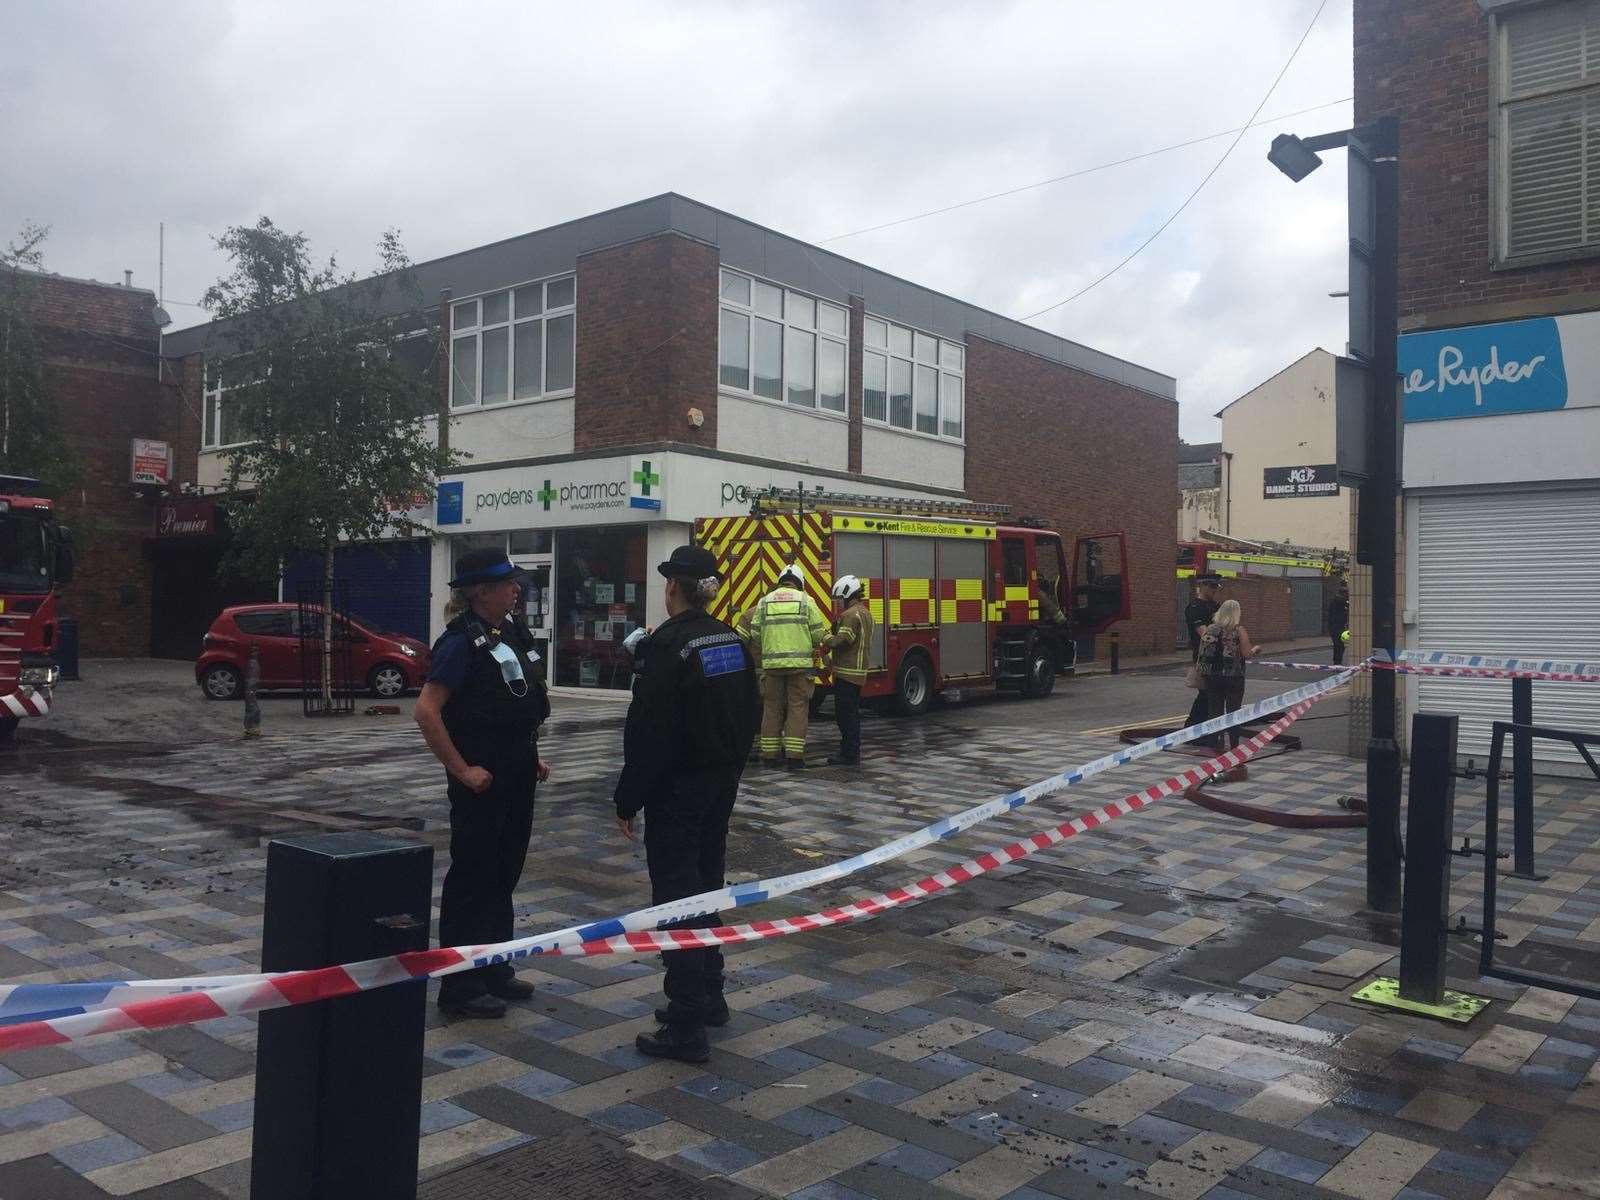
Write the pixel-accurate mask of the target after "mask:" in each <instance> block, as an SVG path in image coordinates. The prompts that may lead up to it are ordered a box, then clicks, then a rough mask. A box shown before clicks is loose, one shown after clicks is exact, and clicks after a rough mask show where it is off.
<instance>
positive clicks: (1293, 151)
mask: <svg viewBox="0 0 1600 1200" xmlns="http://www.w3.org/2000/svg"><path fill="white" fill-rule="evenodd" d="M1267 161H1268V162H1270V163H1271V164H1272V165H1273V166H1275V167H1277V168H1278V170H1280V171H1282V172H1283V173H1284V174H1285V175H1287V176H1288V177H1289V178H1290V180H1291V181H1293V182H1295V183H1299V182H1300V181H1301V180H1302V179H1304V178H1305V177H1306V176H1307V175H1309V174H1311V172H1313V171H1315V170H1316V169H1317V168H1318V167H1320V166H1321V165H1322V159H1321V158H1319V157H1318V156H1317V152H1316V151H1315V150H1313V149H1311V148H1310V147H1309V146H1307V145H1306V144H1305V143H1304V142H1303V141H1301V140H1300V139H1299V138H1298V137H1296V136H1295V135H1294V134H1292V133H1280V134H1279V135H1278V136H1277V137H1275V138H1273V139H1272V149H1270V150H1268V151H1267Z"/></svg>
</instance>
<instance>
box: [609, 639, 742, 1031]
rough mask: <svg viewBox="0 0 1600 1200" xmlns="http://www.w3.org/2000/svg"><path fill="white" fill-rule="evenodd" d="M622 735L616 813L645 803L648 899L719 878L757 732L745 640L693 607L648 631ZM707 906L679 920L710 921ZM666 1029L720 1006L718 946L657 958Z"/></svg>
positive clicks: (713, 884) (689, 1024) (689, 924)
mask: <svg viewBox="0 0 1600 1200" xmlns="http://www.w3.org/2000/svg"><path fill="white" fill-rule="evenodd" d="M634 670H635V671H636V672H637V674H638V678H637V679H636V680H635V683H634V690H633V703H632V704H631V705H630V706H629V708H628V720H627V726H626V729H625V732H624V734H623V758H624V765H623V768H622V777H621V779H619V780H618V781H617V790H616V797H615V799H616V808H617V815H618V816H619V817H621V818H623V819H624V820H631V819H632V818H633V817H634V816H635V815H636V814H637V813H638V812H639V810H640V809H643V810H644V814H645V825H644V845H645V858H646V861H647V863H648V864H649V867H650V899H651V903H653V904H663V903H665V902H666V901H668V900H680V899H682V898H683V897H685V896H693V895H697V894H698V893H700V892H707V891H711V890H712V889H714V888H720V887H722V886H723V870H724V866H725V863H726V858H727V844H728V818H729V817H730V816H731V815H732V813H733V802H734V796H735V794H736V793H737V792H738V790H739V776H740V774H741V773H742V772H743V770H744V764H745V760H746V759H747V758H748V757H749V755H750V747H751V745H752V744H753V743H754V741H755V736H756V683H755V679H756V673H755V663H754V662H753V661H752V659H751V657H750V652H749V650H748V649H747V648H746V647H745V645H744V642H743V641H742V640H741V639H740V637H739V635H738V634H736V633H735V632H734V631H733V630H732V629H730V628H728V626H726V625H724V624H723V623H722V622H721V621H719V620H717V619H716V618H715V617H709V616H707V615H706V614H705V613H703V612H700V611H698V610H695V609H690V610H688V611H686V612H682V613H679V614H678V615H677V616H675V617H671V618H669V619H668V620H666V621H664V622H663V623H662V624H661V625H660V626H658V627H657V629H656V630H655V632H654V633H652V634H651V635H650V636H649V638H647V639H646V640H645V642H644V643H643V644H642V645H641V646H640V647H639V648H638V650H637V652H636V654H635V667H634ZM721 924H722V920H721V918H720V917H719V916H717V914H715V913H713V914H710V915H709V916H704V917H695V918H690V919H688V920H685V921H682V922H680V923H679V926H678V927H680V928H687V929H715V928H717V927H718V926H719V925H721ZM662 959H663V962H664V964H665V967H666V976H667V977H666V983H665V990H666V994H667V1008H666V1010H665V1014H664V1015H665V1019H666V1023H667V1024H668V1025H673V1026H679V1027H683V1028H693V1029H698V1028H699V1027H700V1026H702V1025H703V1024H704V1023H705V1019H706V1017H707V1015H708V1014H714V1013H715V1010H717V1009H719V1008H721V1007H722V1004H721V1000H722V970H723V964H722V951H721V950H717V949H709V950H673V951H669V952H668V953H666V954H663V955H662Z"/></svg>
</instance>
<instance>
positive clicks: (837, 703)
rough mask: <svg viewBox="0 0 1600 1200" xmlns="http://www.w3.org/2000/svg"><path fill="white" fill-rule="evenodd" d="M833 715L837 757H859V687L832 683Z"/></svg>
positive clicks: (840, 681)
mask: <svg viewBox="0 0 1600 1200" xmlns="http://www.w3.org/2000/svg"><path fill="white" fill-rule="evenodd" d="M833 714H834V717H835V719H836V720H837V721H838V722H839V757H840V758H848V759H850V760H851V761H854V760H856V759H859V758H860V757H861V685H860V684H856V683H848V682H846V681H845V680H843V679H835V680H834V681H833Z"/></svg>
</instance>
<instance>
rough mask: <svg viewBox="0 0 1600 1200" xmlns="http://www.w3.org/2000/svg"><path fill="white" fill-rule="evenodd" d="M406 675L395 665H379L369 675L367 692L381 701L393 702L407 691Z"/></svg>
mask: <svg viewBox="0 0 1600 1200" xmlns="http://www.w3.org/2000/svg"><path fill="white" fill-rule="evenodd" d="M406 682H407V681H406V673H405V672H404V671H402V670H401V669H400V668H399V667H397V666H395V665H394V664H393V663H379V664H378V665H377V666H375V667H373V668H372V670H371V671H370V672H368V673H367V690H368V691H369V692H371V693H372V694H373V695H374V696H376V697H378V698H379V699H380V700H393V699H394V698H395V697H396V696H398V695H400V694H401V693H403V692H404V691H405V690H406Z"/></svg>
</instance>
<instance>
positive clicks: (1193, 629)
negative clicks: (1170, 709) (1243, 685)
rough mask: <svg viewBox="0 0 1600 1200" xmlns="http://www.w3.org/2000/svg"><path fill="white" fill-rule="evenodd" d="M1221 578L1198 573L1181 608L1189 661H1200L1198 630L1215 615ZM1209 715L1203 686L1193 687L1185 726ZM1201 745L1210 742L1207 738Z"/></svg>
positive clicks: (1202, 719) (1208, 703) (1196, 722)
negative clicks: (1187, 637)
mask: <svg viewBox="0 0 1600 1200" xmlns="http://www.w3.org/2000/svg"><path fill="white" fill-rule="evenodd" d="M1221 584H1222V580H1221V579H1219V578H1218V577H1217V576H1215V575H1199V576H1196V577H1195V581H1194V599H1193V600H1191V601H1189V605H1188V607H1187V608H1185V609H1184V610H1183V627H1184V628H1185V629H1187V630H1188V631H1189V661H1190V662H1191V663H1196V664H1198V663H1199V661H1200V631H1201V630H1203V629H1204V628H1205V627H1206V626H1207V625H1209V624H1211V621H1212V618H1214V617H1215V616H1216V615H1217V590H1218V588H1219V587H1220V586H1221ZM1210 716H1211V704H1210V701H1208V700H1207V699H1206V692H1205V688H1203V687H1200V688H1196V689H1195V693H1194V702H1193V703H1192V704H1190V705H1189V717H1188V720H1186V721H1185V722H1184V725H1185V726H1189V725H1198V724H1200V722H1201V721H1204V720H1206V719H1207V718H1208V717H1210ZM1201 744H1203V745H1209V744H1211V743H1210V741H1209V739H1208V740H1206V741H1204V742H1202V743H1201Z"/></svg>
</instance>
